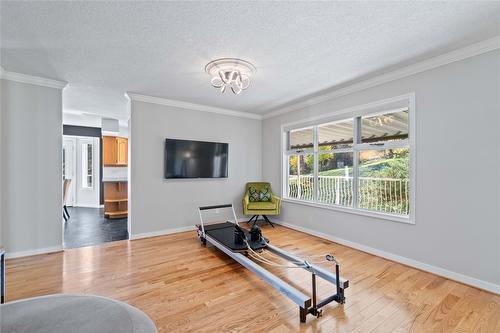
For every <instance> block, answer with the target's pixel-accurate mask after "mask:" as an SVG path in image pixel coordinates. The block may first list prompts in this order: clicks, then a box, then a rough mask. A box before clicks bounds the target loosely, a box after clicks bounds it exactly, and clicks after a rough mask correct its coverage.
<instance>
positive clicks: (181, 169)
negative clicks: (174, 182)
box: [165, 139, 228, 179]
mask: <svg viewBox="0 0 500 333" xmlns="http://www.w3.org/2000/svg"><path fill="white" fill-rule="evenodd" d="M227 164H228V144H227V143H219V142H204V141H192V140H178V139H166V140H165V178H166V179H172V178H227Z"/></svg>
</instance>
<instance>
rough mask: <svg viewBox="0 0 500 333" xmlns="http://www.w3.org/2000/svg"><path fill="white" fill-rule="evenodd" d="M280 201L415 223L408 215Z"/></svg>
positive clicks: (294, 200)
mask: <svg viewBox="0 0 500 333" xmlns="http://www.w3.org/2000/svg"><path fill="white" fill-rule="evenodd" d="M281 201H284V202H289V203H293V204H299V205H304V206H309V207H316V208H321V209H328V210H335V211H338V212H343V213H350V214H356V215H362V216H368V217H373V218H377V219H383V220H388V221H393V222H400V223H405V224H415V221H414V219H413V218H412V217H411V216H408V217H406V216H397V215H391V214H384V213H378V212H372V211H368V210H364V209H357V208H350V207H340V206H334V205H327V204H321V203H317V202H310V201H305V200H297V199H291V198H282V199H281Z"/></svg>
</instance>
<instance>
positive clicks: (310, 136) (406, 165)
mask: <svg viewBox="0 0 500 333" xmlns="http://www.w3.org/2000/svg"><path fill="white" fill-rule="evenodd" d="M410 111H411V110H410V107H409V106H403V107H397V108H388V109H385V110H382V111H380V110H377V112H373V110H372V111H371V112H370V111H367V112H365V113H358V114H353V115H352V116H350V117H349V118H343V119H342V118H340V119H335V120H334V121H329V122H317V123H314V124H312V125H309V126H307V127H301V128H291V129H286V128H285V129H284V137H285V149H284V159H283V161H284V163H285V164H286V168H284V172H285V175H284V189H283V192H284V194H285V195H284V196H285V200H286V199H291V200H292V201H303V202H306V203H310V204H318V205H322V206H325V205H326V206H328V207H332V208H335V207H337V208H339V209H346V210H349V211H353V212H360V213H363V214H368V215H372V214H373V215H380V216H385V217H388V218H391V217H393V218H394V217H395V219H396V220H398V219H400V220H403V221H405V220H409V216H410V215H411V213H412V212H411V209H412V207H411V205H410V201H411V200H413V198H412V197H411V188H412V186H414V184H411V179H412V177H411V163H410V161H411V158H412V156H411V151H412V147H410V140H409V135H410V131H409V125H410V121H409V119H410V118H409V113H410Z"/></svg>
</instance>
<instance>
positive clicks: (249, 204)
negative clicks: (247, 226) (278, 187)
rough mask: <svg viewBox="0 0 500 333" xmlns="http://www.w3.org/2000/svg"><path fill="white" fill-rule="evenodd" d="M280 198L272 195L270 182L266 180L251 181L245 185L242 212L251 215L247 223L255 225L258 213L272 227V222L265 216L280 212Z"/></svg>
mask: <svg viewBox="0 0 500 333" xmlns="http://www.w3.org/2000/svg"><path fill="white" fill-rule="evenodd" d="M280 208H281V199H280V198H278V197H277V196H275V195H274V193H273V191H272V189H271V184H270V183H266V182H251V183H247V184H246V186H245V196H244V197H243V214H245V215H252V217H251V218H250V220H249V221H248V223H250V222H252V221H253V224H254V225H255V224H256V223H257V220H258V218H259V216H260V215H262V217H263V218H264V220H265V221H266V222H267V223H269V224H270V225H271V226H272V227H273V228H274V224H273V223H272V222H271V221H269V218H268V217H267V216H269V215H270V216H276V215H279V214H280Z"/></svg>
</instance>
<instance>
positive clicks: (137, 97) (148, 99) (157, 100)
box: [126, 93, 262, 120]
mask: <svg viewBox="0 0 500 333" xmlns="http://www.w3.org/2000/svg"><path fill="white" fill-rule="evenodd" d="M126 95H127V96H128V98H130V100H131V101H139V102H145V103H152V104H158V105H165V106H171V107H175V108H181V109H187V110H195V111H203V112H211V113H217V114H223V115H226V116H232V117H239V118H250V119H257V120H262V116H261V115H259V114H255V113H249V112H241V111H235V110H228V109H222V108H217V107H213V106H208V105H201V104H194V103H189V102H183V101H176V100H172V99H166V98H161V97H153V96H147V95H141V94H134V93H126Z"/></svg>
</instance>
